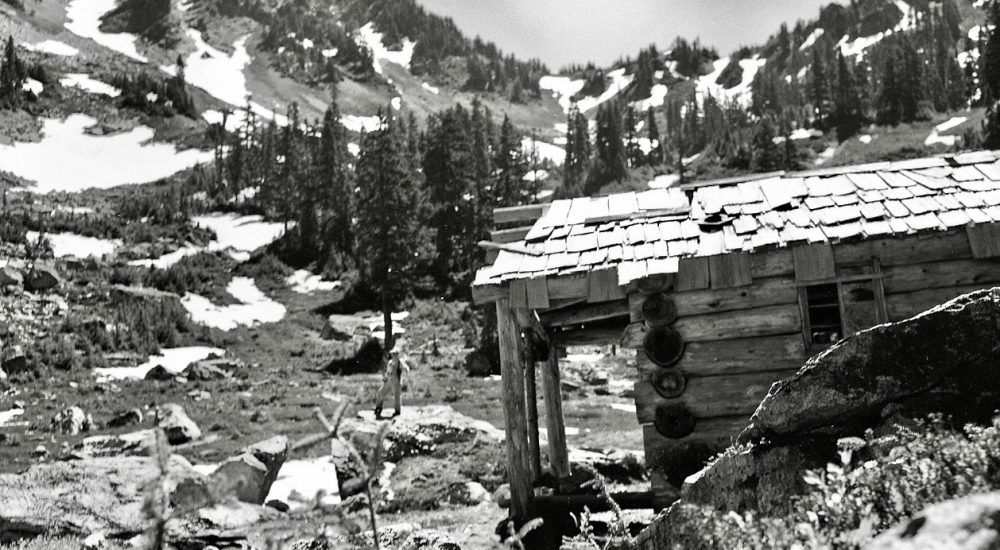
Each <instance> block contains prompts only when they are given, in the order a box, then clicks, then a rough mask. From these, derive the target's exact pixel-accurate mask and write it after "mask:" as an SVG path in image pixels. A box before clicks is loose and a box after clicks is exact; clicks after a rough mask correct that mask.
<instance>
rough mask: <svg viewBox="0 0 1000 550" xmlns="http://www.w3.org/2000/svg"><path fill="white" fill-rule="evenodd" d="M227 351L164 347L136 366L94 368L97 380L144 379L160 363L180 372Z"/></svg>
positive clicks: (173, 372) (192, 347)
mask: <svg viewBox="0 0 1000 550" xmlns="http://www.w3.org/2000/svg"><path fill="white" fill-rule="evenodd" d="M225 354H226V351H225V350H223V349H219V348H211V347H206V346H190V347H183V348H162V349H160V354H159V355H152V356H150V358H149V359H148V360H147V361H146V362H145V363H142V364H141V365H137V366H134V367H105V368H98V369H94V374H96V375H97V381H98V382H102V381H108V380H127V379H130V380H142V379H143V378H145V377H146V373H147V372H149V371H150V369H152V368H153V367H155V366H157V365H160V366H162V367H163V368H165V369H167V372H169V373H171V374H180V373H181V372H182V371H183V370H184V369H186V368H187V367H188V365H190V364H191V363H197V362H198V361H202V360H204V359H207V358H209V357H211V356H213V355H217V356H219V357H222V356H223V355H225Z"/></svg>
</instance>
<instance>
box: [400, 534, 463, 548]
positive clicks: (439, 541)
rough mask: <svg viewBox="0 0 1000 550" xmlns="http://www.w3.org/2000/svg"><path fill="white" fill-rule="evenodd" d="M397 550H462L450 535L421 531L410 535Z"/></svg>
mask: <svg viewBox="0 0 1000 550" xmlns="http://www.w3.org/2000/svg"><path fill="white" fill-rule="evenodd" d="M399 550H462V547H461V546H459V545H458V543H457V542H455V539H453V538H451V535H448V534H446V533H441V532H439V531H430V530H422V531H417V532H415V533H411V534H410V536H408V537H406V540H405V541H403V543H402V544H401V545H399Z"/></svg>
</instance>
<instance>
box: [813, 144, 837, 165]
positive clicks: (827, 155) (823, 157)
mask: <svg viewBox="0 0 1000 550" xmlns="http://www.w3.org/2000/svg"><path fill="white" fill-rule="evenodd" d="M836 152H837V148H836V147H834V146H832V145H831V146H829V147H827V148H826V149H824V150H823V152H822V153H820V154H819V155H817V156H816V160H815V161H813V162H814V163H815V164H816V166H819V165H821V164H823V163H824V162H826V161H828V160H830V159H832V158H833V155H834V153H836Z"/></svg>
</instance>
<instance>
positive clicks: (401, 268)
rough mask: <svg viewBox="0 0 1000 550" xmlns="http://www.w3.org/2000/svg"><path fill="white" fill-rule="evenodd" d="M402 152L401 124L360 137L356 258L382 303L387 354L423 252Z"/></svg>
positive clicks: (412, 184) (415, 193)
mask: <svg viewBox="0 0 1000 550" xmlns="http://www.w3.org/2000/svg"><path fill="white" fill-rule="evenodd" d="M388 112H390V113H391V109H389V111H388ZM379 116H383V115H382V113H379ZM405 149H406V144H405V141H404V136H403V135H402V132H401V131H400V128H399V124H398V123H397V122H395V121H393V120H391V119H388V120H386V119H384V120H383V124H382V126H381V127H380V128H379V129H377V130H375V131H373V132H370V133H368V134H365V135H363V136H362V139H361V153H360V155H359V157H358V164H357V169H356V174H357V179H358V189H359V191H358V195H357V216H358V219H360V220H363V222H362V223H359V224H358V226H357V231H356V239H357V257H358V259H359V261H360V268H361V274H362V278H363V280H364V281H366V283H367V284H368V285H370V286H371V287H372V289H373V290H374V291H375V292H376V293H378V295H379V296H380V297H381V301H382V315H383V319H384V323H385V325H384V326H385V348H386V349H392V347H393V344H394V341H393V340H394V339H393V330H392V312H393V311H394V310H395V309H396V308H397V307H398V306H399V305H400V304H401V302H402V301H403V300H404V299H406V298H407V297H408V296H409V295H410V293H411V288H412V285H413V281H414V278H415V270H414V268H415V266H416V258H417V254H418V250H419V249H420V248H421V247H422V246H423V244H422V235H423V233H422V231H421V222H422V220H420V218H419V217H418V216H415V215H413V214H412V213H413V212H414V211H415V210H417V209H416V208H415V207H416V206H417V205H418V204H419V203H420V202H421V194H420V189H419V188H418V187H417V185H416V181H415V179H414V177H413V170H412V167H411V166H410V165H409V163H408V162H407V161H406V151H405Z"/></svg>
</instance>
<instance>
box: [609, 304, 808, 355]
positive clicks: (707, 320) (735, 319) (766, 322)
mask: <svg viewBox="0 0 1000 550" xmlns="http://www.w3.org/2000/svg"><path fill="white" fill-rule="evenodd" d="M672 328H673V329H674V330H676V331H677V332H679V333H680V334H681V336H682V337H683V338H684V341H685V342H707V341H711V340H728V339H732V338H752V337H756V336H775V335H779V334H798V333H799V331H800V329H801V324H800V323H799V308H798V306H797V305H796V304H781V305H776V306H767V307H759V308H754V309H744V310H738V311H724V312H719V313H710V314H706V315H694V316H688V317H681V318H680V319H679V320H678V321H677V322H676V323H674V325H673V326H672ZM646 330H647V329H646V326H645V325H644V324H643V323H632V324H630V325H629V326H628V328H627V329H626V330H625V334H624V335H623V336H622V342H623V343H624V344H625V346H626V347H630V348H636V349H639V348H641V347H642V340H643V338H645V336H646Z"/></svg>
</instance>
